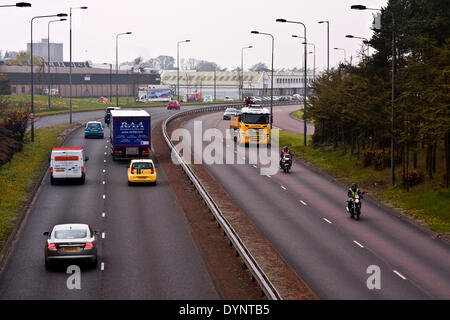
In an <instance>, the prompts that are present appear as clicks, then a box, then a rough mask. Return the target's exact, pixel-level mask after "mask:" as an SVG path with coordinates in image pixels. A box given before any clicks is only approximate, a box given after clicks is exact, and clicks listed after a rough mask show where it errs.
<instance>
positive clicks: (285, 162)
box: [281, 153, 292, 173]
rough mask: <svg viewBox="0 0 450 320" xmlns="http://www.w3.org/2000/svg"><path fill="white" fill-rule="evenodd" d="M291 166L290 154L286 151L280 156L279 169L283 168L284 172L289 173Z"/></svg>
mask: <svg viewBox="0 0 450 320" xmlns="http://www.w3.org/2000/svg"><path fill="white" fill-rule="evenodd" d="M291 167H292V156H291V155H290V154H288V153H286V154H284V155H283V158H281V169H283V171H284V173H289V170H291Z"/></svg>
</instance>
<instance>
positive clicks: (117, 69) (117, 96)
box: [116, 31, 132, 108]
mask: <svg viewBox="0 0 450 320" xmlns="http://www.w3.org/2000/svg"><path fill="white" fill-rule="evenodd" d="M128 34H132V32H130V31H128V32H122V33H118V34H117V35H116V107H117V108H118V107H119V80H118V79H119V37H120V36H123V35H128Z"/></svg>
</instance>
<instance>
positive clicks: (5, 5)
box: [0, 2, 31, 8]
mask: <svg viewBox="0 0 450 320" xmlns="http://www.w3.org/2000/svg"><path fill="white" fill-rule="evenodd" d="M7 7H18V8H29V7H31V3H28V2H17V3H16V4H2V5H0V8H7Z"/></svg>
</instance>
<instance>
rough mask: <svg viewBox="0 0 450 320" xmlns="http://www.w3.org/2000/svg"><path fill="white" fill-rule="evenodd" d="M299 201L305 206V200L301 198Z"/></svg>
mask: <svg viewBox="0 0 450 320" xmlns="http://www.w3.org/2000/svg"><path fill="white" fill-rule="evenodd" d="M300 202H301V203H302V205H304V206H307V205H308V204H307V203H306V202H305V201H303V200H300Z"/></svg>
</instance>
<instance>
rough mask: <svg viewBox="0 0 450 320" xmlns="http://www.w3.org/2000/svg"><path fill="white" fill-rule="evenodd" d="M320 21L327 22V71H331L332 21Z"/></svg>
mask: <svg viewBox="0 0 450 320" xmlns="http://www.w3.org/2000/svg"><path fill="white" fill-rule="evenodd" d="M318 23H326V24H327V52H328V55H327V72H330V22H329V21H319V22H318Z"/></svg>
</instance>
